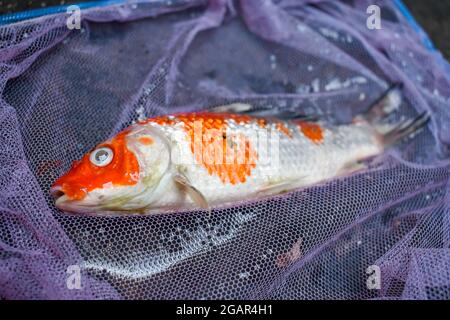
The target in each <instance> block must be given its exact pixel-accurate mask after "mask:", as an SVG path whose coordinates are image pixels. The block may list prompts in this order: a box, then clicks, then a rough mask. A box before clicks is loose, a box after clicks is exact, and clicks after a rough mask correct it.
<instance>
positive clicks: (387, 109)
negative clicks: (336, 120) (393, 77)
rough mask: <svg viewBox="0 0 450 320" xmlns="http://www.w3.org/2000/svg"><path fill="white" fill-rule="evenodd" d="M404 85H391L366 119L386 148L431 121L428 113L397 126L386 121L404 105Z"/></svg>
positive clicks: (366, 115)
mask: <svg viewBox="0 0 450 320" xmlns="http://www.w3.org/2000/svg"><path fill="white" fill-rule="evenodd" d="M402 89H403V85H402V84H401V83H396V84H393V85H391V86H390V87H389V88H388V89H387V90H386V91H385V92H384V93H383V95H382V96H381V97H380V98H379V99H377V100H376V101H375V102H374V103H373V104H372V106H371V107H370V108H369V110H368V111H367V113H366V114H365V115H364V118H365V119H366V120H367V121H368V122H369V123H370V124H372V126H373V127H374V128H375V129H376V131H377V132H378V133H379V134H380V139H381V140H382V143H383V145H384V146H385V147H386V148H389V147H391V146H393V145H395V144H397V143H399V142H400V141H401V140H403V139H404V138H406V137H408V136H409V135H411V134H414V133H415V132H418V131H419V130H421V129H422V128H423V127H425V125H426V124H427V123H428V121H429V120H430V115H429V114H428V113H427V112H423V113H421V114H419V115H418V116H417V117H415V118H413V119H407V120H404V121H401V122H400V123H398V124H396V125H389V124H386V123H385V122H384V120H385V119H386V118H387V117H388V116H389V115H390V114H391V113H393V112H394V111H395V110H397V109H398V108H399V107H400V105H401V104H402V100H403V94H402Z"/></svg>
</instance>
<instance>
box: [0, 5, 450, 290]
mask: <svg viewBox="0 0 450 320" xmlns="http://www.w3.org/2000/svg"><path fill="white" fill-rule="evenodd" d="M374 2H375V3H377V4H378V5H379V6H380V8H381V14H382V18H383V19H382V23H381V26H382V29H381V30H370V29H368V28H367V26H366V19H367V17H368V14H367V13H366V9H367V7H368V6H369V5H371V4H372V3H374ZM81 17H82V24H81V26H82V28H81V30H76V29H75V30H69V29H68V28H67V27H66V18H67V15H66V14H57V15H52V16H46V17H42V18H38V19H34V20H30V21H26V22H21V23H16V24H13V25H8V26H3V27H1V28H0V93H1V95H0V126H1V131H0V146H1V148H0V213H1V214H0V297H1V298H7V299H15V298H47V299H58V298H64V299H82V298H95V299H105V298H111V299H124V298H125V299H136V298H148V299H158V298H159V299H177V298H197V299H215V298H243V299H325V298H337V299H398V298H403V299H409V298H419V299H448V298H449V297H450V249H449V244H450V212H449V208H450V206H449V196H448V193H449V182H448V181H449V176H450V162H449V153H448V151H449V146H450V126H448V124H449V120H450V109H449V103H450V100H449V98H450V89H449V88H450V79H449V75H448V74H446V73H445V71H444V70H445V67H444V66H443V65H442V64H441V62H439V61H441V59H440V58H439V57H438V53H436V52H430V51H428V50H427V49H425V48H424V47H423V46H422V44H421V39H420V38H419V36H418V35H417V33H415V32H414V31H413V30H412V29H411V28H410V26H409V25H408V22H407V21H406V20H405V18H404V17H403V15H402V14H401V13H400V12H399V11H398V9H397V8H396V7H395V5H394V2H393V1H392V2H391V1H384V2H383V1H373V0H370V1H363V0H361V1H344V2H336V1H318V0H316V1H313V0H310V1H307V0H303V1H289V0H282V1H273V2H271V1H247V0H245V1H244V0H243V1H240V2H238V1H234V2H233V1H219V0H217V1H209V2H207V1H175V0H172V1H167V2H155V1H149V2H147V3H146V2H142V1H141V2H139V3H135V4H126V5H115V6H108V7H103V8H96V9H89V10H85V11H82V16H81ZM398 81H401V82H403V83H404V85H405V90H404V91H405V101H404V103H403V104H402V106H401V108H400V110H399V111H398V112H397V113H396V115H395V116H396V117H397V118H401V117H409V116H411V115H413V114H415V113H417V112H422V111H429V112H430V113H431V115H432V121H431V122H430V124H429V126H428V128H427V129H426V130H423V131H422V132H420V133H419V134H417V135H415V136H414V137H412V138H411V139H409V140H408V141H406V142H404V143H403V144H401V145H400V146H398V147H397V148H395V149H393V150H391V151H389V152H387V153H386V154H385V155H383V156H382V157H380V158H379V159H377V161H376V164H373V165H371V167H370V168H369V169H368V170H366V171H364V172H360V173H357V174H354V175H352V176H350V177H347V178H342V179H337V180H335V181H332V182H329V183H326V184H324V185H320V186H315V187H311V188H307V189H302V190H298V191H295V192H291V193H288V194H285V195H282V196H275V197H272V198H269V199H266V200H259V201H253V202H248V203H240V204H238V205H236V206H234V207H230V208H227V209H222V210H214V211H213V212H212V214H211V215H210V216H208V215H206V214H204V213H201V212H196V213H189V212H180V213H176V214H168V215H158V216H145V217H136V216H133V217H86V216H73V215H71V216H68V215H63V214H61V212H59V211H58V210H56V209H55V207H54V205H53V201H52V199H51V198H50V197H49V194H48V191H49V187H50V185H51V184H52V182H53V181H54V180H55V179H56V178H57V177H58V176H59V175H61V174H62V173H63V172H64V171H66V170H67V169H68V168H69V166H70V164H71V162H72V161H73V160H75V159H78V158H80V157H81V156H82V155H83V154H84V153H85V152H86V151H88V150H89V149H90V148H92V147H93V146H94V145H96V144H97V143H98V142H100V141H102V140H104V139H106V138H108V137H110V136H111V135H114V134H115V133H117V132H118V131H119V130H121V129H123V128H124V127H126V126H127V125H129V124H130V123H132V122H133V121H135V120H137V119H138V118H139V117H143V116H154V115H159V114H165V113H172V112H179V111H193V110H199V109H201V108H208V107H212V106H216V105H220V104H224V103H229V102H234V101H244V102H249V103H251V104H253V105H254V106H255V107H263V106H270V105H272V106H274V105H276V106H278V107H280V108H295V109H298V110H302V111H303V112H304V113H305V114H310V115H315V116H320V117H323V118H326V119H328V120H330V121H337V122H342V121H349V120H350V119H351V117H352V116H353V115H355V114H357V113H360V112H361V111H363V110H365V109H367V107H368V106H369V105H370V103H371V102H372V101H374V100H375V99H376V98H377V97H378V96H379V95H380V94H381V93H382V92H383V90H384V89H385V88H386V86H387V83H391V82H398ZM286 256H288V257H290V258H291V259H285V258H286ZM72 265H76V266H79V267H80V269H81V278H80V281H81V282H80V283H81V289H76V288H75V289H73V288H72V289H70V288H71V287H70V286H68V277H70V276H71V273H70V270H69V273H68V268H69V266H72ZM370 266H372V269H370ZM374 266H375V267H374ZM377 267H379V271H380V272H379V273H378V272H377V269H376V268H377ZM368 268H369V271H368ZM373 268H375V269H373ZM69 269H70V268H69ZM370 270H372V271H373V270H374V271H373V273H370V272H372V271H370ZM368 272H369V273H368ZM373 276H376V277H377V278H376V279H375V280H373V279H374V278H373ZM371 279H372V280H373V281H375V282H371V283H376V281H377V279H378V280H380V281H381V286H380V288H379V289H377V288H373V286H372V287H371V286H370V285H368V281H369V282H370V281H372V280H371Z"/></svg>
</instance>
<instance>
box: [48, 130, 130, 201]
mask: <svg viewBox="0 0 450 320" xmlns="http://www.w3.org/2000/svg"><path fill="white" fill-rule="evenodd" d="M127 134H128V131H127V130H125V131H122V132H121V133H119V134H118V135H117V136H115V137H114V138H113V139H112V140H111V142H110V143H104V144H101V145H99V146H98V147H108V148H111V150H113V152H114V156H113V159H112V161H111V163H110V164H108V165H106V166H104V167H98V166H96V165H94V164H93V163H91V161H90V160H89V156H90V153H87V154H86V155H85V156H84V157H83V158H82V159H81V160H80V161H75V162H74V163H73V164H72V168H71V169H70V170H69V172H68V173H67V174H65V175H64V176H62V177H60V178H59V179H58V180H56V182H55V183H54V184H53V187H55V186H61V187H62V191H64V193H65V194H66V195H67V197H68V198H69V199H71V200H81V199H83V198H85V197H86V195H87V193H88V192H89V191H92V190H94V189H97V188H102V187H103V186H104V185H105V184H109V183H110V184H112V185H113V186H127V185H135V184H136V183H137V182H138V179H139V163H138V160H137V159H136V156H135V155H134V154H133V152H131V151H130V150H128V148H127V145H126V135H127Z"/></svg>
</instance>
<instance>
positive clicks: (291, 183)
mask: <svg viewBox="0 0 450 320" xmlns="http://www.w3.org/2000/svg"><path fill="white" fill-rule="evenodd" d="M302 185H303V183H302V178H299V179H292V180H285V181H279V182H270V183H267V184H266V185H265V186H263V187H262V188H261V189H259V190H258V194H261V195H272V194H281V193H285V192H288V191H290V190H293V189H296V188H299V187H301V186H302Z"/></svg>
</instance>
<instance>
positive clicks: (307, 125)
mask: <svg viewBox="0 0 450 320" xmlns="http://www.w3.org/2000/svg"><path fill="white" fill-rule="evenodd" d="M298 126H299V128H300V131H301V132H302V133H303V134H304V135H305V137H307V138H308V139H309V140H311V141H312V142H314V143H321V142H323V129H322V128H321V127H320V126H319V125H318V124H316V123H312V122H306V121H301V122H299V123H298Z"/></svg>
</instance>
